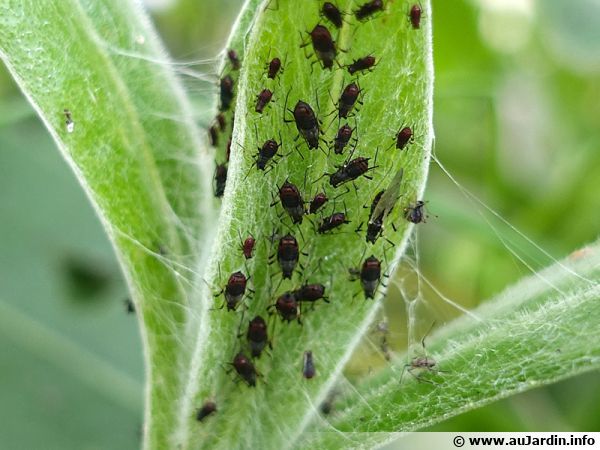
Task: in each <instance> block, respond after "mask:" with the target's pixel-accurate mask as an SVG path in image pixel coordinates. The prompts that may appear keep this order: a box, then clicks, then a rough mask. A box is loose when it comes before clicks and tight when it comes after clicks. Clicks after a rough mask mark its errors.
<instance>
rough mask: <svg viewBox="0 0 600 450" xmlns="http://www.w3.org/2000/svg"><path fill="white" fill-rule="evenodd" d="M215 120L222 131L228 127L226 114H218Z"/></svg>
mask: <svg viewBox="0 0 600 450" xmlns="http://www.w3.org/2000/svg"><path fill="white" fill-rule="evenodd" d="M215 122H216V123H218V124H219V129H220V130H221V131H225V128H226V127H227V121H226V120H225V115H224V114H223V113H219V114H217V117H215Z"/></svg>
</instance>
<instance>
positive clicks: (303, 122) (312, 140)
mask: <svg viewBox="0 0 600 450" xmlns="http://www.w3.org/2000/svg"><path fill="white" fill-rule="evenodd" d="M288 95H289V93H288ZM286 104H287V98H286ZM291 112H292V114H293V115H294V120H293V122H295V123H296V128H297V129H298V133H300V135H301V136H302V137H303V138H304V140H305V141H306V144H307V145H308V148H319V132H320V130H319V121H318V120H317V117H316V116H315V112H314V111H313V109H312V108H311V107H310V105H309V104H308V103H306V102H303V101H302V100H298V103H296V106H294V110H293V111H291ZM284 122H288V123H289V122H292V120H286V119H284Z"/></svg>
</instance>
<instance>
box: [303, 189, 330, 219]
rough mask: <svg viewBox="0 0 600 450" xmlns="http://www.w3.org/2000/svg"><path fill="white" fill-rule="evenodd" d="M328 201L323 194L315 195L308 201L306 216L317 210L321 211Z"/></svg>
mask: <svg viewBox="0 0 600 450" xmlns="http://www.w3.org/2000/svg"><path fill="white" fill-rule="evenodd" d="M328 200H329V198H328V197H327V194H325V192H319V193H317V194H316V195H315V196H314V197H313V199H312V200H311V201H310V204H309V206H308V214H315V213H316V212H317V211H318V210H319V209H321V208H322V207H323V206H324V205H325V203H327V201H328Z"/></svg>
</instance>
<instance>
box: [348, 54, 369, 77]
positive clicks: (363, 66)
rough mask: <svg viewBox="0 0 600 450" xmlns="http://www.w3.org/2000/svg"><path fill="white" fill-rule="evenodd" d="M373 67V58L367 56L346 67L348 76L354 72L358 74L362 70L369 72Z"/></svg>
mask: <svg viewBox="0 0 600 450" xmlns="http://www.w3.org/2000/svg"><path fill="white" fill-rule="evenodd" d="M374 65H375V57H374V56H371V55H368V56H365V57H364V58H359V59H356V60H354V62H353V63H352V64H350V65H349V66H348V72H350V75H353V74H354V73H355V72H360V71H363V70H369V69H371V68H372V67H373V66H374Z"/></svg>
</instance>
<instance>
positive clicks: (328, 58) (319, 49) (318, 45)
mask: <svg viewBox="0 0 600 450" xmlns="http://www.w3.org/2000/svg"><path fill="white" fill-rule="evenodd" d="M309 34H310V39H311V41H312V46H313V49H314V51H315V54H316V55H317V58H318V59H320V60H321V61H322V62H323V67H324V68H326V69H331V68H332V67H333V61H334V60H335V56H336V54H337V51H336V49H335V42H334V41H333V38H332V37H331V33H330V32H329V30H328V29H327V27H325V26H323V25H317V26H315V27H314V28H313V30H312V31H311V32H310V33H309ZM304 45H306V44H304ZM304 45H302V46H303V47H304Z"/></svg>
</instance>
